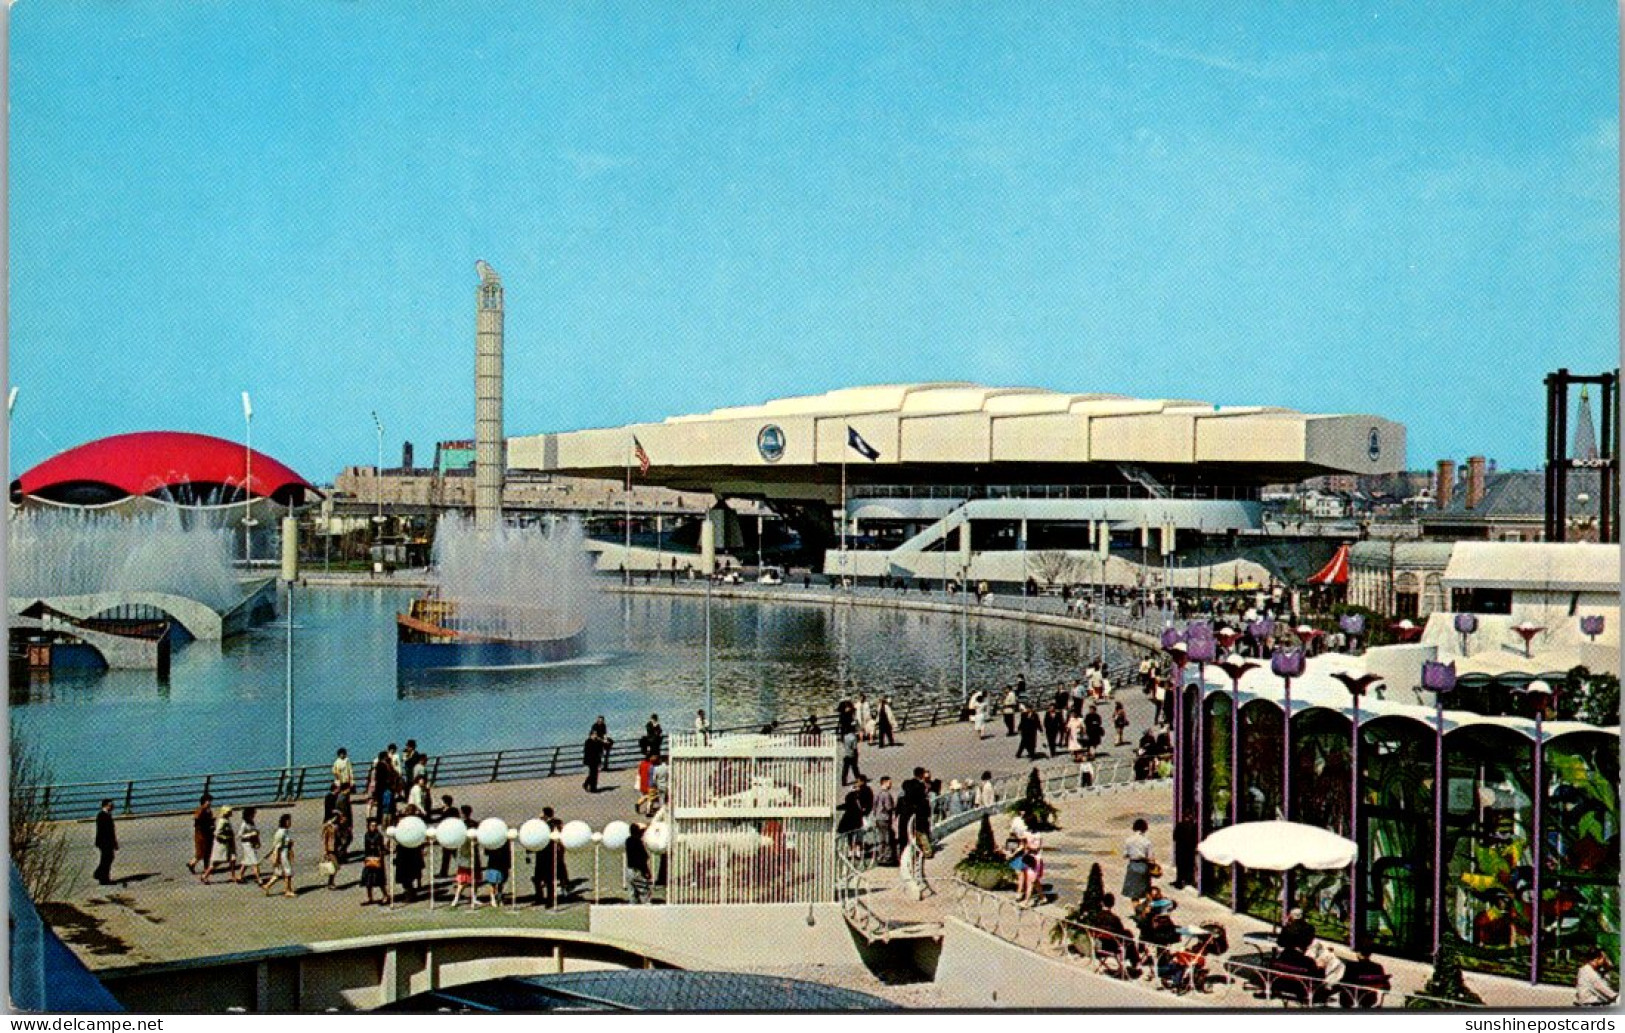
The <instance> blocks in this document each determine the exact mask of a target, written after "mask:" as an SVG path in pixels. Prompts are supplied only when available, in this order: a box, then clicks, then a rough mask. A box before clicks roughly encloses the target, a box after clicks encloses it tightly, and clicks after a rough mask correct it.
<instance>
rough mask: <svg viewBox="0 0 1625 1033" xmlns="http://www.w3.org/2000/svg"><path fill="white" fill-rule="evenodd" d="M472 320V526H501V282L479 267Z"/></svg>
mask: <svg viewBox="0 0 1625 1033" xmlns="http://www.w3.org/2000/svg"><path fill="white" fill-rule="evenodd" d="M474 270H475V271H476V272H478V273H479V274H480V286H479V289H478V291H477V293H476V295H475V297H476V305H477V307H476V310H475V316H474V526H475V527H476V528H479V529H481V530H489V529H493V528H496V527H499V526H500V525H501V524H502V482H503V479H504V474H506V472H507V469H508V456H507V439H505V438H504V437H503V436H502V277H500V276H498V275H497V271H496V270H495V269H492V268H491V267H490V266H488V265H486V264H485V262H484V261H479V262H476V263H474Z"/></svg>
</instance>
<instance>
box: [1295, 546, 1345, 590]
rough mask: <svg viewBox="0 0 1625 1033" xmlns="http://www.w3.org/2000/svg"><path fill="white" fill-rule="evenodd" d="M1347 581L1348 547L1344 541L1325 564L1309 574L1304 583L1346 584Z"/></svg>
mask: <svg viewBox="0 0 1625 1033" xmlns="http://www.w3.org/2000/svg"><path fill="white" fill-rule="evenodd" d="M1348 583H1349V547H1348V543H1346V542H1345V543H1344V544H1342V545H1339V546H1338V547H1337V552H1336V554H1335V555H1333V556H1332V558H1331V559H1329V560H1327V561H1326V565H1325V566H1324V567H1321V568H1320V569H1319V570H1318V571H1316V572H1315V573H1313V574H1311V575H1309V578H1308V580H1307V581H1306V582H1305V584H1310V585H1346V584H1348Z"/></svg>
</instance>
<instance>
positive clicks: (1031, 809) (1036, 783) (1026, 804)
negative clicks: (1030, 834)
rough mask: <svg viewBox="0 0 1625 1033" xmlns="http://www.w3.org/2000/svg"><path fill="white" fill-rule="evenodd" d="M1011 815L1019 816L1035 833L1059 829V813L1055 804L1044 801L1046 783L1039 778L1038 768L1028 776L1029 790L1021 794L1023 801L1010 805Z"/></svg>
mask: <svg viewBox="0 0 1625 1033" xmlns="http://www.w3.org/2000/svg"><path fill="white" fill-rule="evenodd" d="M1010 813H1011V814H1019V815H1020V816H1021V820H1022V821H1024V822H1026V823H1027V827H1028V828H1029V829H1031V830H1032V831H1034V832H1048V831H1050V830H1051V829H1055V828H1058V827H1059V826H1057V825H1056V824H1055V815H1056V814H1057V813H1058V812H1057V811H1056V809H1055V805H1054V804H1052V803H1050V802H1049V801H1048V800H1046V799H1044V783H1043V780H1041V779H1040V778H1039V777H1038V769H1037V768H1033V770H1032V773H1031V774H1030V775H1028V776H1027V790H1026V792H1024V793H1022V794H1021V799H1019V800H1017V801H1016V802H1015V803H1013V804H1011V805H1010Z"/></svg>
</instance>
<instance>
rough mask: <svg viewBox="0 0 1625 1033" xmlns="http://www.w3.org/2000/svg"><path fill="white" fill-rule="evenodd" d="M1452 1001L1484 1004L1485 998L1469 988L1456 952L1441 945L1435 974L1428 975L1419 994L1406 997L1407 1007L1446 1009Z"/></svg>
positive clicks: (1434, 964)
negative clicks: (1462, 975) (1463, 977)
mask: <svg viewBox="0 0 1625 1033" xmlns="http://www.w3.org/2000/svg"><path fill="white" fill-rule="evenodd" d="M1452 1001H1454V1002H1459V1003H1461V1004H1483V1003H1484V998H1482V997H1480V996H1478V995H1477V994H1475V993H1473V992H1472V991H1471V990H1469V989H1467V981H1466V980H1464V979H1462V977H1461V962H1459V961H1457V960H1456V954H1455V952H1454V951H1452V950H1451V949H1450V948H1449V947H1440V948H1439V953H1438V954H1437V955H1436V956H1435V957H1434V959H1433V974H1432V975H1430V976H1428V981H1427V982H1426V983H1425V984H1424V985H1423V986H1422V990H1421V993H1420V994H1419V996H1416V997H1407V998H1406V999H1405V1007H1407V1008H1417V1009H1444V1008H1449V1007H1450V1004H1449V1002H1452Z"/></svg>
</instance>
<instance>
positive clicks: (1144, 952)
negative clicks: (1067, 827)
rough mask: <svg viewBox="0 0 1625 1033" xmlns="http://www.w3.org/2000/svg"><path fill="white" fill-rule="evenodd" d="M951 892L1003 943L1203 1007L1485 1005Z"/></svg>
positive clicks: (957, 889) (960, 885)
mask: <svg viewBox="0 0 1625 1033" xmlns="http://www.w3.org/2000/svg"><path fill="white" fill-rule="evenodd" d="M951 890H952V893H953V895H954V902H955V911H956V914H957V916H958V917H959V918H960V919H961V920H963V921H965V922H966V923H968V924H970V925H973V926H975V927H976V928H978V929H980V930H982V931H983V932H985V933H988V934H990V935H992V936H995V937H997V938H998V939H1001V940H1003V941H1005V942H1006V943H1010V944H1013V945H1014V946H1017V947H1020V948H1023V949H1025V950H1028V951H1031V952H1032V953H1034V954H1038V955H1041V956H1043V957H1047V958H1050V959H1052V960H1055V961H1060V962H1064V963H1068V964H1073V965H1077V966H1078V967H1080V968H1082V969H1084V970H1085V971H1089V972H1093V973H1095V974H1096V975H1100V976H1105V977H1108V978H1112V979H1121V980H1126V981H1131V982H1136V983H1139V984H1141V985H1143V986H1145V987H1146V988H1147V989H1152V990H1155V991H1158V992H1161V993H1166V994H1169V995H1170V996H1182V995H1186V994H1196V995H1199V997H1200V1000H1201V1001H1202V1003H1204V1004H1213V1005H1218V1006H1221V1007H1229V1008H1240V1007H1250V1006H1253V1005H1252V1004H1251V1003H1250V1002H1253V1001H1257V1002H1260V1003H1262V1004H1263V1005H1265V1006H1268V1005H1274V1004H1280V1005H1282V1006H1283V1007H1290V1006H1293V1005H1297V1006H1301V1007H1316V1008H1335V1007H1345V1008H1356V1007H1357V1008H1393V1007H1406V1006H1407V1004H1408V1002H1410V1001H1412V1000H1415V1001H1420V1002H1426V1004H1427V1005H1428V1006H1431V1007H1437V1008H1477V1007H1482V1005H1474V1004H1468V1003H1464V1002H1461V1001H1449V1000H1443V999H1440V998H1434V997H1428V996H1425V995H1422V994H1417V993H1410V992H1406V991H1400V990H1393V989H1389V988H1381V987H1375V986H1350V985H1348V984H1344V983H1340V982H1335V981H1332V980H1329V979H1325V978H1321V977H1316V976H1313V975H1308V974H1303V973H1299V972H1289V971H1285V970H1283V969H1281V968H1278V967H1275V966H1273V965H1272V964H1270V962H1269V961H1267V960H1266V959H1264V958H1263V957H1262V956H1261V955H1248V957H1249V958H1256V959H1257V960H1248V961H1242V960H1240V959H1237V958H1232V957H1228V956H1226V955H1227V954H1228V953H1229V950H1230V945H1229V944H1228V943H1227V944H1226V948H1225V950H1223V951H1220V950H1215V949H1209V946H1210V945H1204V944H1203V942H1202V940H1203V937H1202V936H1192V935H1190V933H1191V932H1195V931H1194V930H1192V931H1190V932H1187V933H1185V934H1182V936H1181V941H1180V942H1179V943H1176V944H1157V943H1148V942H1146V941H1144V940H1142V939H1140V938H1139V937H1138V936H1136V935H1135V934H1134V933H1133V932H1132V931H1129V932H1128V933H1127V934H1125V933H1123V932H1117V931H1114V930H1110V929H1103V928H1100V927H1098V926H1092V925H1088V924H1085V923H1083V922H1076V921H1073V920H1071V919H1069V918H1066V917H1063V916H1057V915H1054V914H1050V913H1045V912H1043V911H1039V910H1037V909H1034V908H1028V907H1022V906H1021V905H1019V904H1018V903H1016V901H1015V900H1013V899H1011V898H1008V897H1003V896H1000V895H999V894H997V893H993V892H990V891H988V890H984V889H981V888H979V887H977V886H972V885H971V884H969V883H967V882H965V881H964V880H962V879H954V880H953V885H952V887H951ZM1209 924H1211V923H1209ZM1204 931H1205V930H1204ZM1226 940H1228V935H1227V936H1226Z"/></svg>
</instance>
